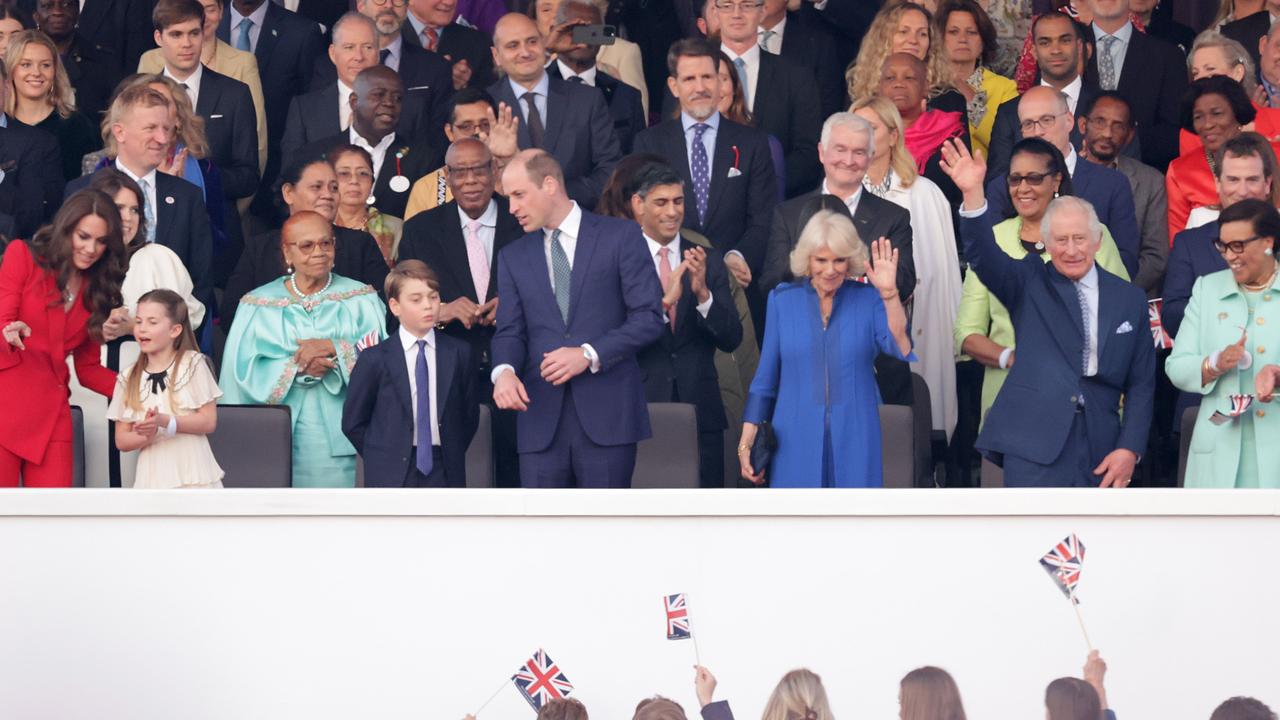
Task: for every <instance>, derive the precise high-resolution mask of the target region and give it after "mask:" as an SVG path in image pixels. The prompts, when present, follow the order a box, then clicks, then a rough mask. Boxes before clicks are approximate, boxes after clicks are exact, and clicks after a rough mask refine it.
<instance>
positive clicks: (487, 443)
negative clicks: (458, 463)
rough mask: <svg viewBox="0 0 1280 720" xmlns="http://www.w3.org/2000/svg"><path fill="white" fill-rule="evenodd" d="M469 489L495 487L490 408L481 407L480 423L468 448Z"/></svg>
mask: <svg viewBox="0 0 1280 720" xmlns="http://www.w3.org/2000/svg"><path fill="white" fill-rule="evenodd" d="M467 487H469V488H491V487H493V416H492V415H490V414H489V406H488V405H484V404H481V405H480V422H478V423H477V424H476V434H475V437H473V438H471V445H470V447H468V448H467Z"/></svg>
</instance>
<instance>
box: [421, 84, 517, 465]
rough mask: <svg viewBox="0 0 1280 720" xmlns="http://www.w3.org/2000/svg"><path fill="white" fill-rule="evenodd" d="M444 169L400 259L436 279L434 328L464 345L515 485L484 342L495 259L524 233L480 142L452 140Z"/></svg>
mask: <svg viewBox="0 0 1280 720" xmlns="http://www.w3.org/2000/svg"><path fill="white" fill-rule="evenodd" d="M462 92H468V91H467V90H464V91H462ZM475 92H479V91H475ZM461 94H462V93H459V95H461ZM472 104H473V105H475V104H478V103H472ZM486 109H488V107H487V106H486ZM455 112H456V110H455ZM483 122H485V123H487V122H488V121H487V120H484V121H483ZM445 168H446V169H447V170H448V173H447V176H446V177H447V182H448V184H449V190H450V194H451V196H452V198H453V199H452V200H450V201H449V202H446V203H444V204H442V205H440V206H438V207H436V208H433V209H431V210H428V211H426V212H423V213H419V214H417V215H415V216H414V217H413V219H411V220H408V221H406V222H405V224H404V237H403V239H401V241H400V255H399V259H400V260H401V261H403V260H421V261H423V262H425V263H426V264H427V266H428V267H430V268H431V269H432V270H435V272H436V276H437V278H439V281H440V310H439V312H437V314H436V323H437V327H439V328H441V329H442V330H443V331H444V332H445V333H447V334H449V335H452V336H454V337H456V338H458V339H460V340H465V341H466V342H467V343H468V344H470V345H471V357H472V359H473V360H474V361H475V364H476V366H475V371H476V372H477V373H478V374H479V377H478V378H477V380H476V383H477V386H478V388H479V393H480V397H482V398H485V403H486V404H487V405H489V408H490V411H491V413H492V415H491V417H492V422H493V443H494V469H495V470H496V472H497V480H498V485H499V486H500V487H519V485H520V465H519V459H518V455H517V453H516V444H515V440H516V414H515V412H514V411H511V410H498V408H497V407H496V406H495V405H494V404H493V385H492V383H491V382H490V379H489V373H490V371H491V370H492V369H493V366H492V363H491V361H490V358H489V343H490V341H491V340H492V339H493V331H494V322H495V319H496V318H497V313H498V258H499V253H500V252H501V250H502V249H503V248H504V247H506V246H507V245H508V244H510V243H511V242H513V241H515V240H517V239H519V238H520V237H521V236H523V235H524V230H523V229H522V228H521V227H520V223H519V222H517V221H516V219H515V217H514V216H512V215H511V212H510V210H509V206H508V203H507V199H506V198H504V197H502V196H501V195H497V194H495V192H494V189H495V183H496V179H497V176H496V173H495V170H494V165H493V156H492V155H491V154H490V152H489V148H488V147H487V146H486V145H485V143H484V142H483V141H482V140H481V139H479V138H476V137H467V136H459V137H458V138H457V139H455V140H454V142H453V144H452V145H450V146H449V151H448V152H447V153H446V154H445Z"/></svg>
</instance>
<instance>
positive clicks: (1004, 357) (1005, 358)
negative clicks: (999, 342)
mask: <svg viewBox="0 0 1280 720" xmlns="http://www.w3.org/2000/svg"><path fill="white" fill-rule="evenodd" d="M1011 355H1013V348H1011V347H1007V348H1005V349H1004V350H1001V351H1000V369H1001V370H1008V369H1009V356H1011Z"/></svg>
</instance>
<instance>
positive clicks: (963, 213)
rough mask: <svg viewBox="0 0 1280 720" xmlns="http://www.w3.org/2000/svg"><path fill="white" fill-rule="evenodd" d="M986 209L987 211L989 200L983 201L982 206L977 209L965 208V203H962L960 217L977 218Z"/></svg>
mask: <svg viewBox="0 0 1280 720" xmlns="http://www.w3.org/2000/svg"><path fill="white" fill-rule="evenodd" d="M986 211H987V202H986V201H985V200H984V201H982V207H980V208H978V209H977V210H965V209H964V203H961V204H960V217H962V218H976V217H978V216H979V215H981V214H982V213H984V212H986Z"/></svg>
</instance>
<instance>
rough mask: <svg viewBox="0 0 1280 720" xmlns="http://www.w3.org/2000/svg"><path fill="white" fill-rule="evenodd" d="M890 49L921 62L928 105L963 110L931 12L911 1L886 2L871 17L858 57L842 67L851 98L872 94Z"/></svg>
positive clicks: (852, 99) (963, 101)
mask: <svg viewBox="0 0 1280 720" xmlns="http://www.w3.org/2000/svg"><path fill="white" fill-rule="evenodd" d="M894 53H907V54H909V55H914V56H915V57H917V58H919V59H920V61H921V62H923V63H924V64H925V68H926V70H927V76H926V81H925V87H926V90H927V97H928V98H929V107H931V108H938V109H942V110H949V111H955V112H960V113H963V112H965V99H964V96H963V95H961V94H960V93H959V92H957V91H956V89H955V88H954V87H952V84H951V75H952V72H951V67H950V65H949V64H948V63H947V59H946V57H945V53H944V51H943V48H942V40H941V38H939V37H937V35H936V33H935V32H934V25H933V15H932V14H930V12H929V11H928V10H927V9H926V8H925V7H924V6H922V5H918V4H916V3H914V2H890V3H888V4H886V5H885V6H884V8H883V9H882V10H881V11H880V12H879V13H878V14H877V15H876V18H875V20H874V21H872V23H871V27H870V28H869V29H868V30H867V34H866V36H865V37H863V39H862V47H861V49H859V50H858V58H857V59H856V60H854V61H853V64H852V65H850V66H849V69H848V70H846V71H845V76H844V77H845V82H846V83H847V84H848V87H849V100H850V101H851V102H856V101H858V100H860V99H862V98H864V97H870V96H871V95H875V94H876V87H877V86H878V85H879V83H880V68H881V67H883V66H884V61H885V59H886V58H888V57H889V56H890V55H893V54H894Z"/></svg>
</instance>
